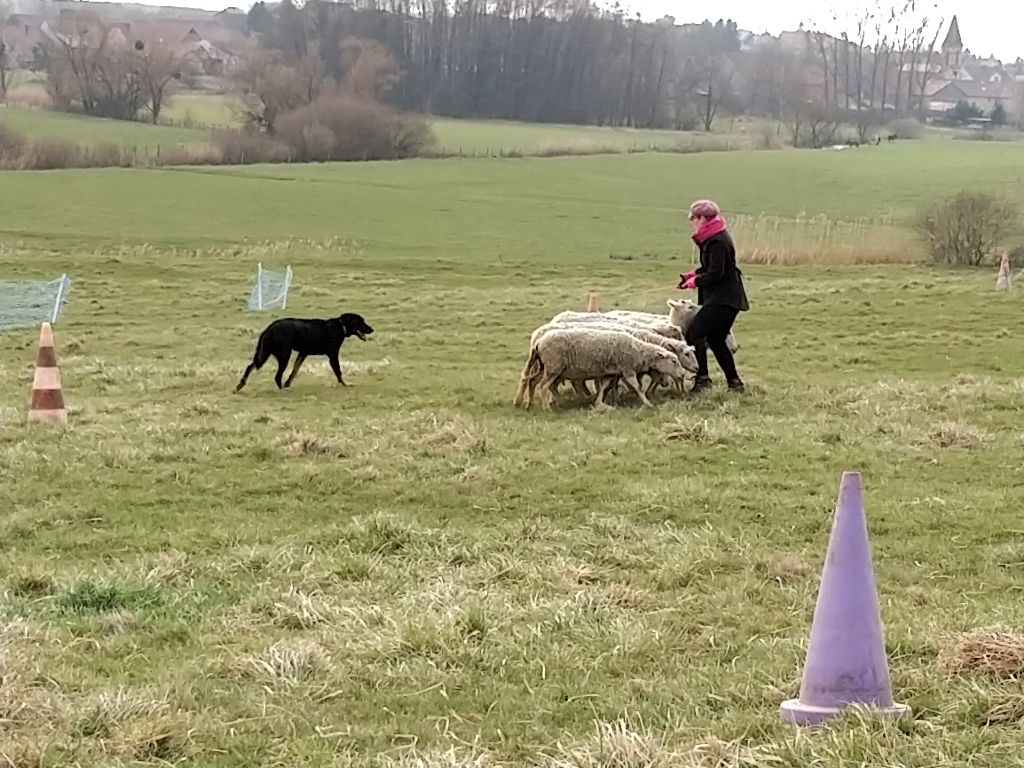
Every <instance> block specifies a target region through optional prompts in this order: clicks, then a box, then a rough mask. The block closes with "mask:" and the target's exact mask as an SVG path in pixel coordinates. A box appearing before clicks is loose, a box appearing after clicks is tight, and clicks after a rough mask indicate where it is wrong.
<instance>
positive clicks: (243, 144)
mask: <svg viewBox="0 0 1024 768" xmlns="http://www.w3.org/2000/svg"><path fill="white" fill-rule="evenodd" d="M213 143H214V145H215V146H216V147H217V149H218V150H219V152H220V161H221V163H223V164H224V165H247V164H250V163H283V162H286V161H288V160H290V159H292V158H291V153H290V152H289V150H288V147H286V146H285V145H283V144H281V143H280V142H277V141H274V140H273V139H271V138H270V137H269V136H265V135H263V134H261V133H256V132H254V131H217V132H216V133H214V135H213Z"/></svg>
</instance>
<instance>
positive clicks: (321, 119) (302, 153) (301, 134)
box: [274, 94, 435, 161]
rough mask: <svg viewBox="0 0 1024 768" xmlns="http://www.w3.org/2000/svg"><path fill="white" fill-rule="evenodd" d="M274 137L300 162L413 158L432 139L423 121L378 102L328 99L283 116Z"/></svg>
mask: <svg viewBox="0 0 1024 768" xmlns="http://www.w3.org/2000/svg"><path fill="white" fill-rule="evenodd" d="M274 127H275V135H276V136H277V137H278V138H279V139H280V140H281V141H282V142H283V143H284V144H286V145H287V146H288V147H289V148H290V149H291V150H292V152H293V153H294V159H296V160H300V161H325V160H328V161H329V160H386V159H398V158H404V157H415V156H416V155H418V154H420V153H421V152H422V151H423V150H425V149H427V148H428V147H430V146H431V145H432V144H433V143H434V141H435V139H434V135H433V132H432V131H431V130H430V127H429V126H428V125H427V123H426V121H425V120H423V119H422V118H419V117H415V116H405V115H400V114H398V113H397V112H395V111H394V110H393V109H391V108H390V107H388V106H386V105H384V104H381V103H379V102H377V101H372V100H370V99H366V98H358V97H354V96H347V95H342V94H329V95H324V96H321V97H320V98H318V99H317V100H316V101H313V102H312V103H310V104H306V105H304V106H301V107H299V108H297V109H293V110H291V111H290V112H287V113H285V114H284V115H282V116H281V117H280V118H278V120H277V121H276V122H275V124H274Z"/></svg>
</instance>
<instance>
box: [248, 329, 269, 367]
mask: <svg viewBox="0 0 1024 768" xmlns="http://www.w3.org/2000/svg"><path fill="white" fill-rule="evenodd" d="M269 359H270V353H269V352H268V351H267V332H266V331H263V333H261V334H260V337H259V339H258V340H257V341H256V351H255V352H254V353H253V356H252V366H253V368H255V369H256V370H257V371H258V370H259V369H260V368H262V367H263V364H264V363H266V362H267V360H269Z"/></svg>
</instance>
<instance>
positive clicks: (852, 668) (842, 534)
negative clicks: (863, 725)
mask: <svg viewBox="0 0 1024 768" xmlns="http://www.w3.org/2000/svg"><path fill="white" fill-rule="evenodd" d="M851 704H852V705H861V706H865V707H870V708H872V709H874V710H876V711H878V712H880V713H881V714H883V715H885V716H888V717H903V716H907V715H909V714H910V708H909V707H907V706H905V705H903V704H896V703H895V702H894V701H893V696H892V682H891V681H890V679H889V665H888V661H887V660H886V657H885V642H884V640H883V638H882V619H881V615H880V614H879V610H878V594H877V592H876V591H875V577H874V574H873V572H872V568H871V549H870V547H869V545H868V526H867V518H866V517H865V514H864V499H863V495H862V491H861V480H860V475H859V474H858V473H856V472H844V473H843V479H842V482H841V484H840V486H839V501H838V503H837V504H836V511H835V518H834V520H833V523H832V533H831V535H830V537H829V542H828V552H827V554H826V555H825V566H824V568H823V569H822V572H821V586H820V588H819V590H818V602H817V605H816V606H815V608H814V619H813V622H812V624H811V639H810V642H809V643H808V647H807V661H806V664H805V666H804V674H803V680H802V681H801V683H800V698H798V699H791V700H789V701H786V702H784V703H783V704H782V707H781V709H780V715H781V716H782V719H783V720H784V721H786V722H789V723H795V724H796V725H820V724H821V723H823V722H825V721H826V720H829V719H831V718H833V717H835V716H837V715H839V714H841V712H842V710H843V709H844V708H846V707H847V706H849V705H851Z"/></svg>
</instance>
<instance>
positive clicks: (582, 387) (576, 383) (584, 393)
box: [572, 379, 593, 400]
mask: <svg viewBox="0 0 1024 768" xmlns="http://www.w3.org/2000/svg"><path fill="white" fill-rule="evenodd" d="M572 388H573V389H575V390H576V394H577V395H578V396H579V397H581V398H582V399H584V400H589V399H590V398H591V397H593V395H592V394H591V392H590V388H589V387H587V382H585V381H580V380H578V379H573V381H572Z"/></svg>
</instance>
